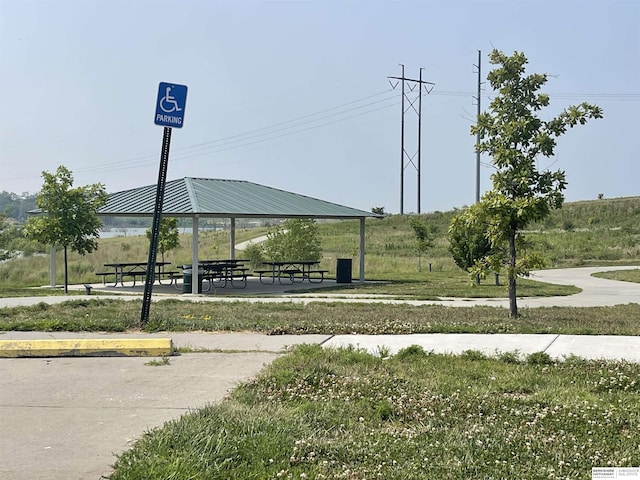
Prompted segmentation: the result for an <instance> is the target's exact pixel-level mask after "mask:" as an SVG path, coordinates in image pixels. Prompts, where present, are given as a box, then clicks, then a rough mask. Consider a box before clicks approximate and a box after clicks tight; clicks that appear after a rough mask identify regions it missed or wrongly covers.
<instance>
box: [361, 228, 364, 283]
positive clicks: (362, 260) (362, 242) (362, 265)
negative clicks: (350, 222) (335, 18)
mask: <svg viewBox="0 0 640 480" xmlns="http://www.w3.org/2000/svg"><path fill="white" fill-rule="evenodd" d="M360 283H364V217H363V218H361V219H360Z"/></svg>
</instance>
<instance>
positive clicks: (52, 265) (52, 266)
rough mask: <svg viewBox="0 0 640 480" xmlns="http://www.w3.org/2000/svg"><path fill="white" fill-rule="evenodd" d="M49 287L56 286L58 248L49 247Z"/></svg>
mask: <svg viewBox="0 0 640 480" xmlns="http://www.w3.org/2000/svg"><path fill="white" fill-rule="evenodd" d="M49 286H51V287H55V286H56V246H55V245H50V246H49Z"/></svg>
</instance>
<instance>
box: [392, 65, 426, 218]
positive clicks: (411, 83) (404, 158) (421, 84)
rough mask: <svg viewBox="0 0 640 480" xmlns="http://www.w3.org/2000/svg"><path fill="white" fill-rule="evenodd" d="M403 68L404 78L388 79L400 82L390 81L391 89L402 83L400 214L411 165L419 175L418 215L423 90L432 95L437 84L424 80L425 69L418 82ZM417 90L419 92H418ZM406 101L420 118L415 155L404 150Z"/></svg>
mask: <svg viewBox="0 0 640 480" xmlns="http://www.w3.org/2000/svg"><path fill="white" fill-rule="evenodd" d="M400 66H401V67H402V76H401V77H387V78H389V79H393V80H398V81H397V82H396V83H395V84H394V83H392V82H391V80H389V83H390V84H391V88H393V89H394V90H395V88H396V87H397V86H398V84H399V83H400V82H402V97H401V105H400V106H401V118H400V214H401V215H402V214H404V171H405V169H406V168H407V167H408V166H409V165H413V167H414V168H415V169H416V171H417V174H418V192H417V195H418V213H420V211H421V208H420V205H421V196H420V193H421V173H422V157H421V150H422V138H421V137H422V95H423V94H422V89H423V88H424V90H425V91H426V92H427V94H429V93H431V90H433V86H434V85H435V83H432V82H426V81H424V80H422V70H424V68H420V75H419V78H418V80H416V79H413V78H407V77H405V74H404V65H403V64H400ZM405 82H407V83H408V89H409V92H408V93H407V90H406V88H405ZM416 89H417V91H416ZM414 92H416V93H417V97H416V98H409V95H408V94H411V93H414ZM405 100H406V101H407V102H408V103H409V107H410V108H411V109H413V111H414V112H415V113H416V115H417V116H418V151H417V152H416V153H414V154H413V155H409V154H408V153H407V151H406V149H405V148H404V137H405V135H404V134H405V122H404V119H405V114H406V113H407V111H408V110H409V108H405ZM416 100H418V109H417V110H416V107H415V105H414V104H415V102H416ZM416 154H417V156H418V159H417V165H416V164H415V163H414V161H413V159H414V158H415V157H416Z"/></svg>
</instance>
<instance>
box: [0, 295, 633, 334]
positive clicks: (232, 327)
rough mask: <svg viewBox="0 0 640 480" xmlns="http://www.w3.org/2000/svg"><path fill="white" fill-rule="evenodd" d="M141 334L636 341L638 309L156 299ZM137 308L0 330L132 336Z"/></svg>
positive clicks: (20, 316) (18, 322) (58, 309)
mask: <svg viewBox="0 0 640 480" xmlns="http://www.w3.org/2000/svg"><path fill="white" fill-rule="evenodd" d="M151 312H152V315H151V316H150V319H149V323H148V324H147V325H146V327H145V330H146V331H150V332H154V331H213V332H218V331H219V332H228V331H235V332H243V331H253V332H261V333H266V334H269V335H279V334H285V333H288V334H310V333H321V334H328V335H330V334H342V333H362V334H383V333H384V334H409V333H558V334H560V333H562V334H576V335H580V334H593V335H640V321H639V319H640V305H638V304H629V305H619V306H615V307H598V308H577V307H574V308H569V307H548V308H533V309H523V311H522V312H521V314H522V316H521V317H519V318H518V319H517V320H514V319H509V318H507V311H506V309H503V308H499V307H469V308H453V307H446V306H440V305H433V306H418V307H416V306H411V305H380V304H367V303H361V304H354V303H321V302H315V303H309V304H307V305H304V304H298V303H295V304H294V303H286V304H280V303H246V302H220V303H218V302H202V303H190V302H187V303H185V302H182V301H180V300H163V301H161V302H158V303H156V304H154V306H153V307H152V309H151ZM139 318H140V302H138V301H131V302H125V301H119V300H109V299H99V298H96V297H93V298H91V299H79V300H70V301H67V302H64V303H61V304H55V305H49V304H46V303H44V302H41V303H38V304H36V305H33V306H28V307H15V308H1V309H0V331H6V330H22V331H74V332H77V331H94V332H97V331H107V332H124V331H135V330H137V329H138V328H139Z"/></svg>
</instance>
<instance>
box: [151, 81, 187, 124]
mask: <svg viewBox="0 0 640 480" xmlns="http://www.w3.org/2000/svg"><path fill="white" fill-rule="evenodd" d="M186 104H187V86H186V85H176V84H175V83H166V82H161V83H160V86H159V87H158V101H157V102H156V116H155V120H154V123H155V124H156V125H160V126H162V127H171V128H182V123H183V121H184V109H185V107H186Z"/></svg>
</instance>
